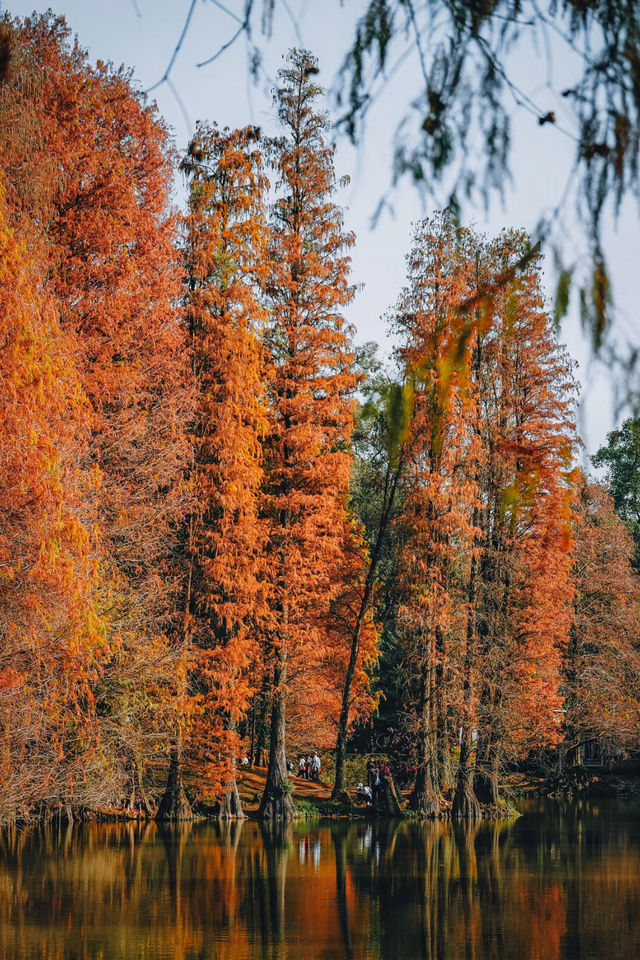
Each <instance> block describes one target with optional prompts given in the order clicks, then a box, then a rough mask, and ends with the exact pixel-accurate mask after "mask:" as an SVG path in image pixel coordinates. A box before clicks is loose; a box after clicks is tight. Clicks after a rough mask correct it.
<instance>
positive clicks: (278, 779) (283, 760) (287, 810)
mask: <svg viewBox="0 0 640 960" xmlns="http://www.w3.org/2000/svg"><path fill="white" fill-rule="evenodd" d="M286 679H287V661H286V653H285V652H284V651H283V650H280V651H279V652H278V654H277V660H276V664H275V667H274V671H273V701H272V706H271V739H270V743H269V767H268V770H267V782H266V783H265V787H264V793H263V795H262V801H261V803H260V809H259V811H258V816H259V817H260V819H261V820H292V819H295V818H296V817H297V816H298V811H297V810H296V807H295V804H294V802H293V799H292V797H291V793H290V790H289V778H288V775H287V755H286V749H285V733H286V697H287V693H286Z"/></svg>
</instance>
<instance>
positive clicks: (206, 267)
mask: <svg viewBox="0 0 640 960" xmlns="http://www.w3.org/2000/svg"><path fill="white" fill-rule="evenodd" d="M183 166H184V167H185V169H186V170H187V173H188V176H189V187H190V212H189V216H188V218H187V224H186V226H187V239H186V258H187V276H188V297H187V319H188V322H189V327H190V332H191V349H192V357H193V367H194V374H195V379H196V384H197V389H198V407H197V410H196V416H195V419H194V425H193V446H194V467H193V472H192V483H193V485H194V489H195V496H196V506H195V510H194V512H193V514H192V517H191V520H190V524H189V542H188V551H189V574H188V575H189V583H188V586H187V589H188V591H189V595H188V597H187V604H188V606H187V615H188V625H187V629H188V632H189V635H190V637H191V639H192V640H193V643H194V653H193V660H192V667H193V679H192V683H193V684H194V686H195V689H196V691H197V701H198V705H197V707H196V712H195V716H194V719H193V726H192V730H191V749H192V750H193V751H195V753H196V754H197V755H198V756H199V760H200V762H199V768H200V773H201V774H204V775H205V777H206V778H207V779H208V780H209V787H210V789H211V790H212V791H213V792H214V794H215V792H219V790H220V784H221V782H222V780H224V776H225V775H226V774H228V773H229V772H230V771H229V761H230V760H231V759H232V757H233V754H234V752H235V742H236V740H235V736H234V733H233V730H234V728H235V726H236V724H237V723H238V721H239V720H241V719H242V718H243V716H244V715H245V712H246V709H247V705H248V702H249V698H250V696H251V694H252V693H253V690H254V687H255V684H256V679H255V678H256V673H257V669H256V661H257V658H258V642H257V641H258V636H257V634H258V631H259V630H260V629H264V619H265V614H266V599H267V597H266V587H265V569H264V548H265V525H264V522H263V520H262V518H261V517H260V516H259V507H260V491H261V487H262V482H263V464H262V439H263V436H264V434H265V432H266V424H267V420H266V409H265V397H264V369H263V368H264V362H263V352H262V348H261V346H260V343H259V336H260V333H261V329H262V327H263V325H264V322H265V311H264V308H263V307H262V305H261V302H260V292H261V286H262V283H263V280H264V271H265V269H266V263H267V262H266V246H267V232H266V220H265V208H264V197H265V191H266V188H267V183H266V180H265V176H264V174H263V172H262V166H263V164H262V157H261V153H260V150H259V132H258V131H257V130H255V129H253V128H247V129H245V130H239V131H235V132H233V133H230V132H228V131H224V132H220V131H218V130H217V129H216V128H207V127H200V128H199V129H198V132H197V134H196V137H195V138H194V140H193V141H192V143H191V145H190V148H189V154H188V157H187V159H186V160H185V163H184V164H183ZM221 778H222V780H221Z"/></svg>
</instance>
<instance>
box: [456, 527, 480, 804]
mask: <svg viewBox="0 0 640 960" xmlns="http://www.w3.org/2000/svg"><path fill="white" fill-rule="evenodd" d="M477 514H478V511H477V509H476V510H474V518H473V519H474V527H477V526H478V516H477ZM477 568H478V561H477V558H476V556H475V554H474V555H473V556H472V558H471V569H470V572H469V613H468V616H467V637H466V647H467V648H466V651H465V658H464V680H463V687H462V690H463V711H464V713H463V721H462V742H461V744H460V763H459V765H458V780H457V783H456V793H455V796H454V798H453V808H452V811H451V812H452V815H453V816H454V817H458V818H461V819H465V820H477V819H478V818H479V817H480V816H481V812H480V804H479V803H478V799H477V797H476V795H475V792H474V788H473V778H474V766H473V679H474V669H475V646H476V609H475V605H476V599H477V591H476V586H477V585H476V577H477Z"/></svg>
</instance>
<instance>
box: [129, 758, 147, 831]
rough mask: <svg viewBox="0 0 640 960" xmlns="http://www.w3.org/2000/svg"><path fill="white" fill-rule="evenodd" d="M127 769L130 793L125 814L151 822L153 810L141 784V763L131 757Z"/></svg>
mask: <svg viewBox="0 0 640 960" xmlns="http://www.w3.org/2000/svg"><path fill="white" fill-rule="evenodd" d="M129 768H130V771H131V793H130V794H129V799H128V801H127V808H126V809H127V813H128V814H129V816H130V817H135V818H137V819H140V820H152V819H153V810H152V808H151V804H150V803H149V798H148V797H147V794H146V791H145V789H144V784H143V783H142V761H140V760H137V759H136V758H135V757H133V758H132V760H131V763H130V765H129Z"/></svg>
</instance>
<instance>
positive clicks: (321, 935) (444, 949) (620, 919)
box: [0, 807, 640, 960]
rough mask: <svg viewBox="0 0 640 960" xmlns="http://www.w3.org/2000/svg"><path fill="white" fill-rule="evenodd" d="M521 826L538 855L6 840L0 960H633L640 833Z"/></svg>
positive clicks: (437, 832)
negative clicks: (565, 959)
mask: <svg viewBox="0 0 640 960" xmlns="http://www.w3.org/2000/svg"><path fill="white" fill-rule="evenodd" d="M584 812H585V813H587V814H588V813H589V810H588V809H587V810H585V811H584ZM520 822H521V821H520ZM533 822H534V823H535V824H536V825H537V839H536V841H535V842H534V843H533V844H531V843H530V834H529V833H528V832H527V831H526V830H524V831H520V830H519V827H518V823H516V824H515V825H512V824H505V823H487V822H481V823H476V824H473V825H471V826H470V828H469V829H467V828H465V827H463V826H460V825H456V827H455V828H454V827H453V825H452V824H451V823H450V822H436V823H433V824H432V823H427V824H416V823H396V824H383V823H380V824H376V823H370V824H369V823H357V824H350V825H347V824H336V825H335V826H333V827H331V828H329V827H326V826H321V827H313V828H311V829H308V828H307V827H304V826H301V827H296V828H293V829H291V828H289V829H288V830H285V831H283V830H282V829H280V830H279V831H276V832H273V831H272V830H265V829H263V828H261V827H260V826H259V825H258V824H256V823H244V824H242V823H233V824H222V825H219V826H218V825H213V824H206V823H200V824H196V825H194V826H191V825H189V826H187V827H186V829H184V828H183V829H179V830H175V829H167V828H166V827H163V828H159V827H158V826H156V825H155V824H149V825H146V826H142V825H138V824H135V825H133V824H130V825H116V826H110V827H104V826H95V825H90V826H85V827H82V828H81V829H78V828H77V827H73V828H72V829H70V830H64V831H60V830H59V829H57V828H55V829H54V828H53V827H49V828H47V829H46V830H42V831H33V830H23V831H15V830H14V831H9V832H7V833H5V834H3V835H2V837H1V839H0V849H1V852H2V859H1V860H0V956H2V957H13V956H20V957H21V960H35V958H37V960H54V958H56V960H58V958H67V957H70V956H74V955H78V956H86V957H87V958H91V960H95V958H97V957H99V956H109V957H114V958H118V957H124V956H131V955H132V954H133V955H136V956H138V955H139V956H147V957H149V958H155V957H159V956H167V955H169V956H171V957H172V958H175V960H187V958H189V957H193V956H194V955H195V956H202V957H203V958H207V960H209V958H213V957H215V958H216V960H238V958H243V960H244V958H249V957H252V958H253V957H264V958H269V960H275V958H282V960H300V958H301V957H306V956H309V955H312V956H318V957H323V956H327V957H329V956H335V955H336V948H337V945H338V949H339V950H340V952H341V953H340V955H341V956H346V957H353V958H354V960H381V958H385V960H388V958H396V957H397V958H400V957H403V958H405V957H411V958H414V957H415V958H424V960H437V958H439V957H442V956H446V957H447V958H450V960H463V958H465V960H467V958H472V960H502V958H503V957H506V956H513V957H518V958H521V960H536V958H539V957H540V956H544V957H545V960H547V958H548V960H558V958H560V957H562V956H563V950H565V946H564V944H565V943H566V942H567V940H568V942H570V943H571V944H572V948H573V949H574V952H575V953H576V954H577V955H582V956H587V955H589V951H591V952H592V953H593V954H595V955H597V956H609V955H613V956H616V955H618V956H625V955H629V950H628V949H627V948H628V946H629V944H635V943H636V942H637V940H638V937H639V936H640V917H639V916H638V913H637V909H636V907H637V895H638V891H637V877H638V875H639V873H640V852H639V850H638V847H637V844H635V841H634V834H633V832H632V831H633V830H634V829H635V825H634V824H633V823H632V822H631V821H630V820H629V821H628V822H627V825H625V821H620V818H619V817H618V821H617V822H614V819H613V817H611V816H609V815H608V814H607V812H606V809H603V810H601V811H600V816H599V818H598V819H597V820H595V819H593V818H592V819H590V820H589V821H588V822H586V823H587V824H588V825H587V826H585V821H582V820H581V819H580V817H579V816H576V814H575V811H574V810H571V809H569V808H566V809H565V810H562V809H559V810H558V811H557V813H554V812H553V809H550V808H549V807H547V808H545V818H544V819H542V818H541V817H539V818H538V819H537V820H536V819H535V811H534V818H533ZM625 951H626V952H625Z"/></svg>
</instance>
